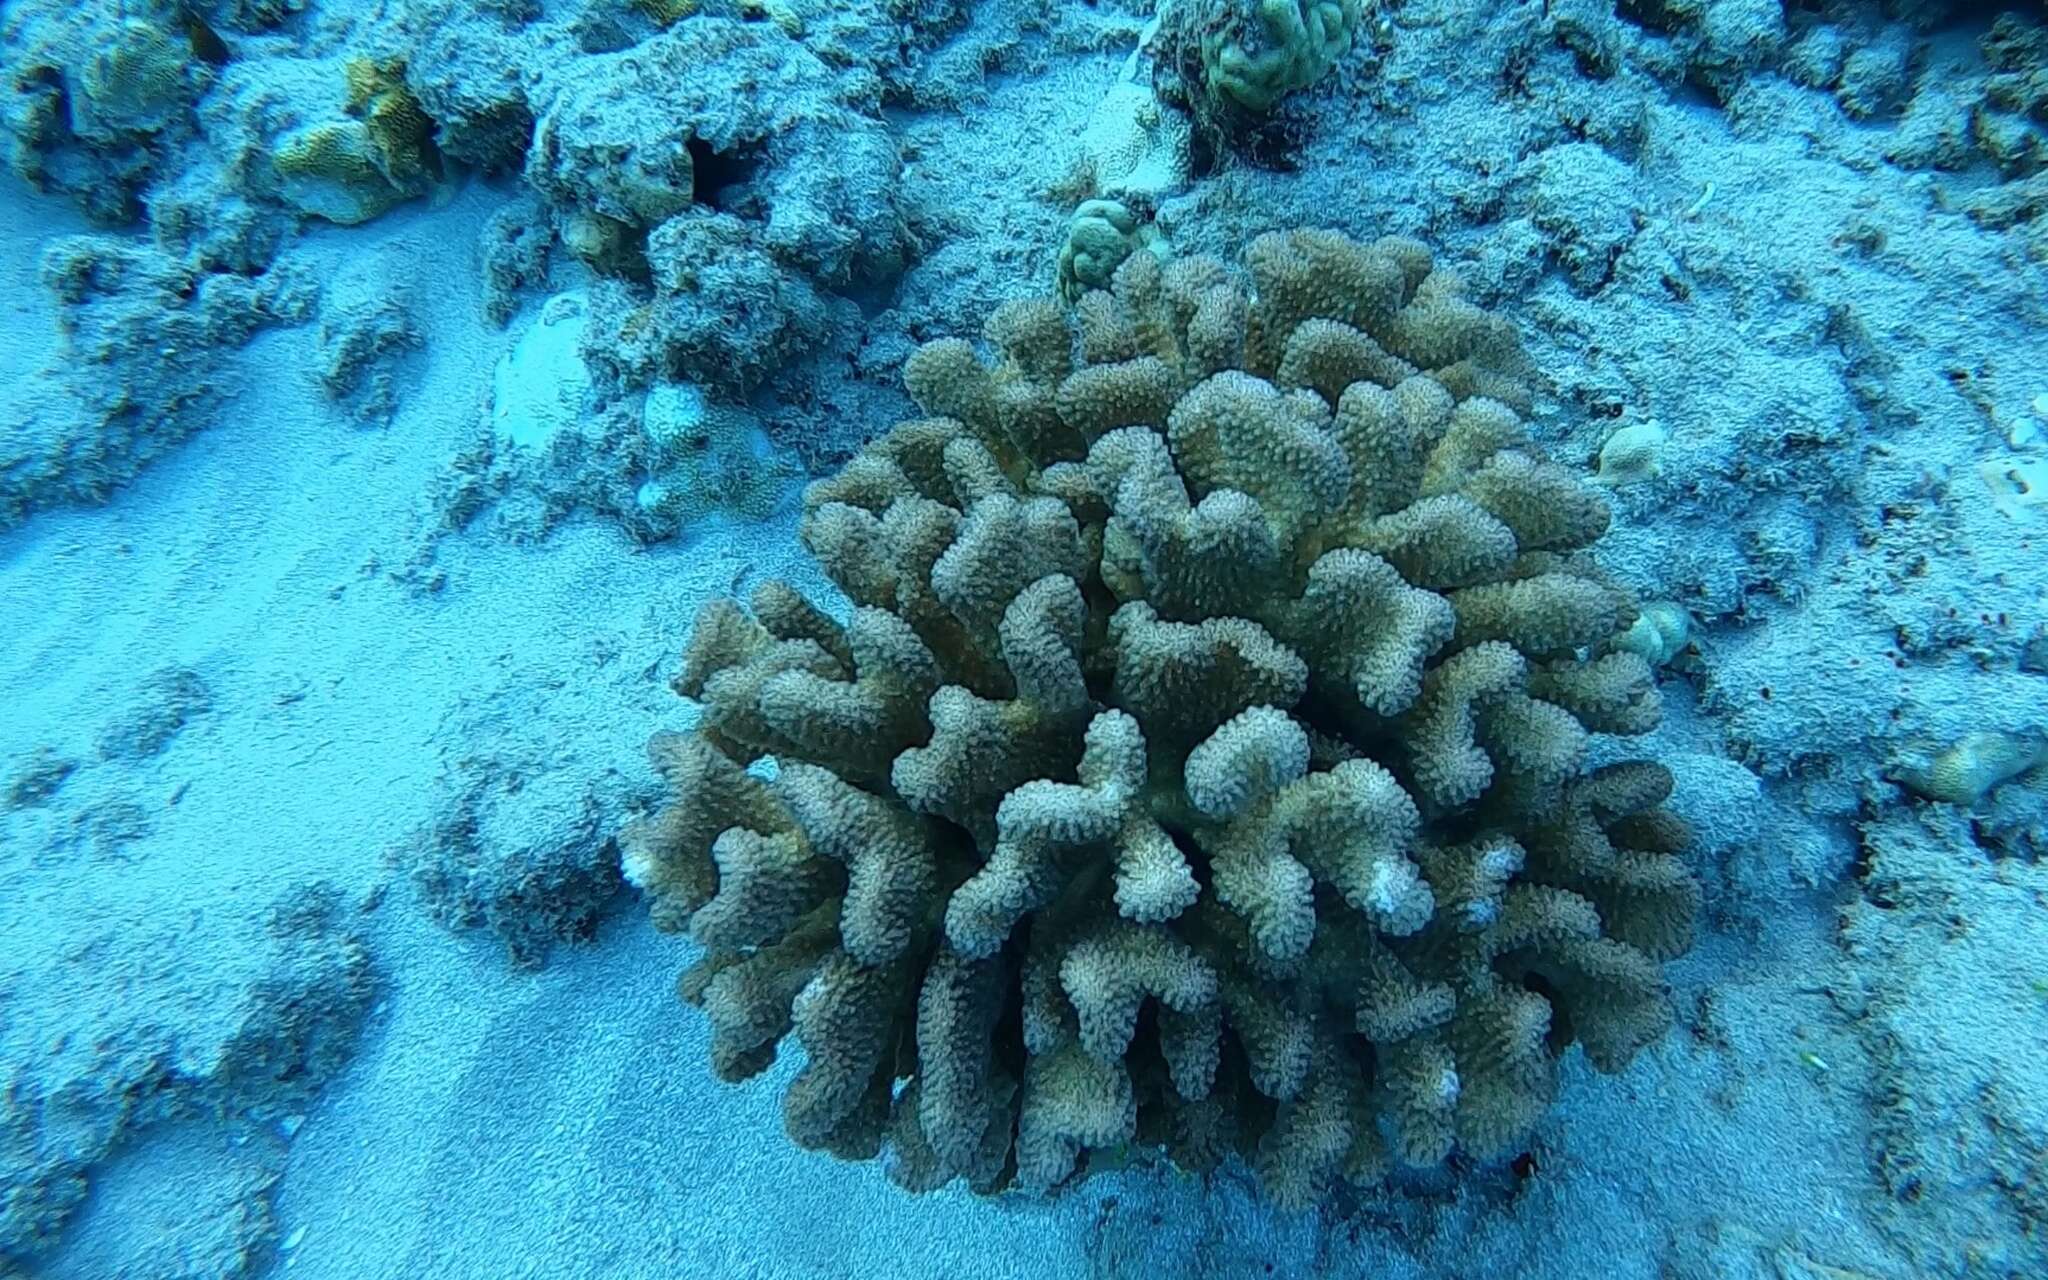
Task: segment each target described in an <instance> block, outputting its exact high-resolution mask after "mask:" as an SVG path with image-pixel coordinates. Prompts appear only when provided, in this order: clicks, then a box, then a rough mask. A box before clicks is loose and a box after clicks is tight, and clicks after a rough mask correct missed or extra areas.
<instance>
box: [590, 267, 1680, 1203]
mask: <svg viewBox="0 0 2048 1280" xmlns="http://www.w3.org/2000/svg"><path fill="white" fill-rule="evenodd" d="M985 332H986V337H987V340H988V344H989V347H990V349H991V350H992V352H993V353H994V354H995V359H994V362H993V363H989V362H987V361H985V360H984V359H983V358H981V357H980V356H978V355H977V353H976V350H975V349H974V348H973V347H972V346H971V345H970V344H968V343H966V342H963V341H958V340H943V341H938V342H933V343H929V344H927V345H925V346H924V347H922V348H921V349H919V350H918V351H917V352H916V353H915V354H914V355H913V356H912V357H911V358H910V360H909V361H908V363H907V365H906V368H905V370H904V377H905V382H906V384H907V386H908V389H909V391H910V393H911V395H912V397H913V398H914V399H915V400H916V401H917V403H918V405H919V406H920V407H921V409H922V410H923V411H924V412H925V413H927V414H929V415H930V416H928V417H924V418H920V419H918V420H915V421H911V422H905V423H903V424H901V425H899V426H897V427H895V428H894V429H893V430H891V431H890V432H888V433H887V434H886V435H884V436H883V437H881V438H880V439H879V440H877V441H875V442H874V443H872V444H871V445H870V446H868V448H867V449H866V450H865V451H864V452H862V453H861V454H860V455H859V456H858V457H857V458H855V459H854V460H853V461H852V462H851V463H850V464H849V465H848V466H847V467H846V468H845V469H844V470H843V471H842V472H840V473H839V474H838V475H836V476H834V477H832V478H830V479H826V480H822V481H819V482H818V483H815V484H813V485H812V486H811V487H810V489H809V490H808V491H807V493H806V494H805V499H804V502H805V515H804V520H803V538H804V541H805V544H806V545H807V546H808V548H809V549H810V550H811V551H812V552H813V553H814V554H815V555H816V556H817V558H818V560H819V561H820V562H821V563H822V565H823V567H824V568H825V570H826V572H827V573H828V574H829V575H830V577H831V578H832V580H833V581H834V582H836V583H837V584H838V585H839V587H840V588H841V589H842V590H843V591H844V592H845V593H846V595H847V597H848V598H849V599H850V601H851V604H852V608H851V610H850V613H849V614H848V615H847V616H846V617H845V618H844V620H840V619H836V618H834V617H832V616H830V615H828V614H827V613H826V612H825V611H823V610H822V609H820V608H819V607H818V606H816V605H814V604H812V603H810V602H809V601H807V600H805V599H804V598H802V597H801V596H799V595H798V594H797V593H796V592H795V591H794V590H793V589H791V588H790V587H788V586H785V585H782V584H779V583H771V584H769V585H766V586H764V587H762V588H761V589H760V590H759V591H758V592H756V593H755V595H754V596H753V598H752V600H751V607H750V608H742V607H741V606H740V605H739V604H738V603H737V602H735V601H733V600H730V599H721V600H716V601H713V602H712V603H710V604H709V605H707V606H706V607H705V608H704V610H703V612H702V613H701V614H700V615H699V617H698V620H697V623H696V627H695V630H694V633H693V635H692V637H691V639H690V642H689V646H688V651H687V654H686V656H685V658H684V664H683V670H682V672H681V674H680V676H679V677H678V679H677V681H676V686H677V689H678V690H679V692H681V693H682V694H684V695H685V696H687V697H689V698H692V699H695V700H696V701H697V702H699V703H700V704H701V707H702V714H701V718H700V720H699V721H698V723H697V727H696V728H695V729H694V730H693V731H691V732H688V733H682V734H664V735H661V736H659V737H657V738H656V739H655V741H654V743H653V746H652V751H653V755H654V758H655V761H656V763H657V765H658V766H659V768H660V770H661V772H662V773H663V774H664V775H665V776H666V778H667V780H668V783H669V785H670V787H671V788H672V789H673V796H672V800H671V803H669V805H668V806H667V807H666V808H665V809H662V810H660V811H659V812H656V813H654V814H652V815H650V816H648V817H647V818H644V819H642V820H640V821H638V822H637V823H635V824H634V825H633V826H632V827H631V828H630V829H629V830H628V832H627V835H626V839H625V842H624V847H625V850H626V853H625V868H626V873H627V875H628V877H629V878H630V879H631V880H632V881H633V882H634V883H635V884H636V885H638V886H639V887H640V889H641V890H642V891H643V892H644V894H645V895H646V898H647V900H648V902H649V905H650V907H651V910H652V912H653V916H654V920H655V922H656V923H657V925H659V926H660V927H662V928H664V929H671V930H683V931H686V932H687V933H688V934H689V935H690V937H691V938H693V939H694V940H695V941H696V942H697V943H699V944H700V945H701V946H702V947H703V949H704V951H703V955H702V957H701V958H700V959H699V960H697V962H696V963H695V964H694V965H693V966H691V967H690V968H689V970H688V971H687V972H686V973H685V974H684V975H683V979H682V982H681V990H682V994H683V996H684V998H685V999H687V1000H689V1001H690V1002H692V1003H694V1004H697V1005H700V1006H702V1008H703V1009H704V1011H705V1012H706V1014H708V1016H709V1018H710V1024H711V1056H712V1065H713V1068H714V1070H715V1071H716V1072H717V1074H718V1075H719V1076H720V1077H721V1078H722V1079H725V1080H742V1079H745V1078H747V1077H750V1076H753V1075H755V1074H757V1073H759V1072H761V1071H762V1070H764V1069H765V1068H767V1067H768V1065H769V1064H770V1063H771V1062H772V1061H773V1060H774V1059H775V1057H776V1056H777V1054H778V1052H779V1051H780V1047H781V1045H782V1043H783V1042H784V1041H785V1040H786V1039H790V1038H793V1039H794V1040H795V1041H796V1042H797V1044H798V1045H800V1046H801V1048H802V1051H803V1058H804V1062H803V1066H802V1068H801V1069H800V1070H799V1071H798V1072H797V1073H796V1075H795V1077H794V1080H793V1082H792V1083H791V1085H790V1087H789V1089H788V1092H787V1094H786V1095H785V1100H784V1116H785V1119H786V1122H787V1128H788V1130H789V1133H790V1135H791V1136H792V1137H793V1138H794V1139H795V1140H796V1141H797V1142H799V1143H800V1144H802V1145H803V1146H805V1147H809V1148H816V1149H822V1150H826V1151H829V1152H832V1153H834V1154H836V1155H839V1156H842V1157H847V1158H870V1157H875V1156H877V1155H883V1154H884V1153H885V1152H886V1156H885V1160H886V1166H887V1168H888V1170H889V1173H890V1175H891V1176H892V1177H893V1178H894V1179H895V1180H896V1181H897V1182H899V1183H900V1184H902V1185H904V1186H906V1187H910V1188H913V1189H928V1188H934V1187H938V1186H941V1185H944V1184H946V1183H948V1182H950V1181H952V1180H953V1179H955V1178H962V1179H965V1180H966V1181H967V1183H968V1184H969V1185H970V1186H972V1187H973V1188H974V1189H976V1190H978V1191H983V1192H991V1191H995V1190H999V1189H1002V1188H1005V1187H1009V1186H1012V1185H1016V1186H1022V1187H1026V1188H1040V1189H1042V1188H1049V1187H1052V1186H1055V1185H1058V1184H1061V1183H1064V1182H1067V1181H1069V1180H1072V1179H1075V1178H1077V1177H1079V1176H1082V1175H1085V1173H1086V1172H1087V1171H1088V1168H1089V1164H1090V1161H1091V1159H1095V1158H1097V1157H1098V1155H1099V1154H1101V1153H1110V1152H1115V1153H1117V1155H1118V1156H1119V1158H1120V1157H1121V1155H1122V1149H1123V1148H1124V1147H1126V1145H1127V1144H1136V1145H1140V1146H1152V1147H1157V1148H1162V1149H1163V1150H1164V1151H1165V1153H1166V1154H1167V1155H1168V1156H1169V1157H1170V1158H1171V1159H1172V1160H1173V1161H1174V1162H1175V1163H1176V1164H1178V1165H1180V1166H1181V1167H1183V1168H1189V1169H1207V1168H1211V1167H1214V1166H1215V1165H1216V1164H1217V1163H1218V1162H1219V1161H1221V1160H1223V1159H1226V1158H1228V1157H1229V1156H1231V1155H1232V1154H1233V1153H1235V1154H1237V1155H1241V1156H1242V1157H1243V1158H1244V1159H1245V1160H1246V1161H1247V1162H1248V1163H1249V1164H1250V1165H1251V1166H1252V1167H1253V1168H1254V1169H1255V1170H1256V1171H1257V1173H1258V1174H1259V1176H1260V1179H1261V1181H1262V1182H1263V1184H1264V1186H1265V1188H1266V1190H1267V1191H1268V1193H1269V1194H1270V1195H1271V1196H1272V1197H1273V1199H1274V1200H1276V1201H1277V1202H1279V1203H1281V1204H1283V1205H1288V1206H1303V1205H1308V1204H1312V1203H1314V1202H1316V1201H1318V1200H1319V1199H1321V1198H1322V1196H1323V1195H1324V1194H1325V1193H1326V1191H1327V1190H1328V1189H1329V1188H1330V1187H1331V1186H1332V1184H1333V1182H1334V1181H1335V1180H1337V1179H1344V1180H1348V1181H1351V1182H1353V1183H1370V1182H1373V1181H1375V1180H1377V1179H1380V1178H1382V1177H1384V1176H1385V1175H1386V1174H1387V1173H1388V1172H1389V1171H1390V1170H1391V1168H1392V1167H1393V1165H1394V1164H1395V1163H1396V1162H1398V1163H1401V1164H1405V1165H1410V1166H1429V1165H1434V1164H1437V1163H1439V1162H1441V1161H1443V1160H1445V1159H1446V1158H1447V1157H1448V1156H1449V1155H1450V1153H1451V1152H1452V1151H1453V1150H1454V1149H1462V1150H1464V1151H1466V1152H1468V1153H1469V1154H1471V1155H1472V1156H1474V1157H1477V1158H1492V1157H1501V1156H1504V1155H1508V1154H1511V1153H1513V1152H1514V1151H1516V1150H1518V1149H1519V1148H1518V1144H1520V1143H1522V1142H1523V1141H1524V1139H1525V1138H1526V1137H1527V1135H1528V1133H1529V1131H1530V1128H1531V1126H1532V1125H1533V1124H1534V1123H1535V1122H1536V1120H1537V1119H1538V1117H1539V1116H1541V1115H1542V1113H1543V1112H1544V1109H1545V1108H1546V1106H1547V1105H1548V1103H1549V1102H1550V1100H1551V1097H1552V1095H1553V1093H1554V1092H1555V1090H1556V1081H1557V1072H1558V1063H1559V1061H1560V1058H1561V1056H1562V1055H1563V1054H1564V1053H1565V1052H1567V1051H1568V1049H1569V1048H1570V1046H1571V1045H1573V1044H1578V1045H1580V1046H1582V1047H1583V1049H1584V1051H1585V1053H1586V1056H1587V1057H1588V1058H1589V1059H1590V1060H1591V1061H1592V1063H1593V1064H1594V1065H1595V1066H1596V1067H1599V1068H1601V1069H1602V1070H1607V1071H1613V1070H1618V1069H1620V1068H1622V1067H1623V1066H1624V1065H1626V1064H1627V1063H1628V1062H1629V1060H1630V1058H1631V1057H1632V1056H1633V1055H1634V1054H1635V1053H1636V1052H1637V1051H1638V1050H1640V1049H1642V1048H1643V1047H1644V1046H1645V1045H1647V1044H1649V1043H1650V1042H1652V1041H1653V1040H1655V1039H1656V1038H1657V1037H1658V1036H1659V1035H1660V1034H1661V1033H1662V1032H1663V1030H1664V1028H1665V1025H1666V1023H1667V1022H1668V1021H1669V1016H1670V1015H1669V1012H1668V1008H1667V996H1666V991H1665V987H1664V984H1663V979H1662V975H1661V971H1660V967H1659V961H1661V960H1663V959H1666V958H1669V957H1672V956H1675V955H1678V954H1679V953H1681V952H1683V951H1685V950H1686V949H1687V947H1688V946H1689V945H1690V941H1691V936H1692V928H1693V916H1694V913H1695V908H1696V906H1697V902H1698V897H1699V891H1698V888H1697V884H1696V882H1695V881H1694V879H1693V878H1692V876H1691V874H1690V873H1689V872H1688V870H1687V869H1686V867H1685V865H1684V863H1683V861H1682V858H1681V856H1680V855H1681V853H1682V851H1683V847H1684V846H1685V844H1686V839H1687V835H1686V831H1685V828H1684V827H1683V825H1682V824H1681V823H1680V822H1679V821H1678V820H1677V819H1675V818H1674V817H1672V816H1671V815H1670V814H1669V813H1668V812H1666V811H1665V810H1664V809H1663V808H1661V807H1660V802H1661V801H1663V800H1664V798H1665V797H1666V795H1667V794H1668V793H1669V791H1670V789H1671V785H1672V780H1671V775H1670V774H1669V773H1668V772H1667V771H1666V770H1665V769H1664V768H1662V767H1661V766H1659V765H1657V764H1654V763H1649V762H1632V763H1623V764H1616V765H1610V766H1608V767H1605V768H1602V769H1599V770H1595V771H1590V772H1589V771H1587V770H1586V769H1585V767H1584V761H1585V758H1586V755H1587V748H1588V742H1589V737H1590V735H1593V734H1637V733H1641V732H1644V731H1646V730H1648V729H1649V728H1651V727H1652V726H1653V725H1654V724H1655V722H1656V720H1657V718H1658V713H1659V703H1658V699H1657V695H1656V690H1655V685H1654V682H1653V678H1652V674H1651V670H1650V667H1649V665H1648V664H1647V663H1646V662H1645V660H1644V659H1643V658H1642V657H1640V656H1639V655H1637V654H1635V653H1632V652H1629V651H1627V650H1623V649H1615V648H1613V647H1612V646H1611V643H1610V642H1611V641H1612V640H1614V638H1616V637H1617V636H1619V635H1620V634H1622V633H1624V632H1625V631H1626V630H1627V629H1628V628H1629V626H1630V625H1631V624H1632V623H1633V622H1634V620H1635V617H1636V607H1635V604H1634V602H1633V601H1632V600H1631V598H1630V597H1629V596H1628V594H1627V593H1626V592H1625V591H1624V590H1622V589H1620V588H1618V587H1617V586H1616V585H1614V584H1613V583H1612V582H1610V581H1609V580H1608V579H1606V578H1605V577H1604V576H1603V575H1602V574H1601V572H1600V571H1599V570H1598V569H1597V568H1595V567H1594V566H1593V565H1592V563H1591V561H1590V559H1589V558H1587V556H1586V555H1585V554H1584V549H1585V548H1586V547H1587V546H1588V544H1590V543H1592V542H1593V541H1594V540H1595V539H1597V538H1598V537H1599V536H1600V534H1601V533H1602V532H1603V530H1604V529H1605V527H1606V525H1607V508H1606V506H1605V503H1604V499H1603V498H1602V496H1601V495H1600V494H1599V493H1598V492H1596V491H1595V490H1593V489H1591V488H1589V487H1588V486H1587V485H1586V484H1584V483H1583V482H1582V481H1581V480H1580V479H1578V478H1577V477H1576V475H1575V474H1573V473H1572V472H1568V471H1566V470H1564V469H1562V468H1560V467H1558V466H1555V465H1553V464H1551V463H1549V462H1547V461H1545V460H1544V459H1543V458H1542V457H1541V456H1540V455H1539V454H1538V452H1537V451H1536V450H1535V448H1534V447H1533V446H1532V444H1531V442H1530V440H1529V437H1528V435H1527V433H1526V431H1525V429H1524V427H1523V424H1522V421H1521V419H1520V417H1519V416H1518V413H1517V409H1516V406H1517V405H1520V404H1523V403H1524V399H1523V382H1522V376H1521V375H1522V374H1523V372H1524V368H1523V363H1522V358H1521V356H1520V354H1519V347H1518V345H1517V343H1516V341H1515V338H1514V335H1513V331H1512V329H1511V327H1510V326H1509V325H1508V324H1507V323H1506V322H1504V321H1503V320H1502V319H1501V318H1499V317H1497V316H1493V315H1490V314H1488V313H1487V312H1485V311H1483V310H1481V309H1480V308H1478V307H1476V306H1474V305H1473V304H1471V303H1470V302H1468V301H1466V300H1465V299H1464V298H1463V297H1462V295H1461V291H1460V286H1459V282H1458V280H1457V278H1456V276H1455V275H1454V274H1452V273H1451V272H1449V271H1448V270H1445V269H1443V268H1441V267H1438V266H1436V265H1434V264H1433V262H1432V260H1431V256H1430V253H1429V251H1428V250H1427V249H1425V248H1424V247H1423V246H1422V245H1420V244H1417V243H1415V242H1413V241H1410V240H1405V239H1386V240H1381V241H1379V242H1376V243H1374V244H1370V245H1365V244H1360V243H1357V242H1354V241H1352V240H1350V239H1347V238H1345V237H1343V236H1341V235H1338V234H1335V233H1333V232H1326V231H1296V232H1290V233H1276V234H1271V235H1266V236H1262V237H1260V238H1259V239H1258V240H1256V241H1255V242H1253V243H1252V245H1251V246H1250V248H1249V250H1248V251H1247V252H1246V254H1245V256H1244V271H1243V272H1242V273H1238V272H1234V271H1233V270H1231V269H1230V268H1228V267H1226V265H1225V264H1224V263H1222V262H1219V261H1216V260H1214V259H1208V258H1184V259H1176V260H1171V261H1167V262H1164V263H1162V262H1161V261H1160V259H1159V258H1157V257H1155V256H1154V255H1152V254H1149V253H1138V254H1132V255H1131V256H1130V257H1129V258H1128V259H1127V260H1126V261H1125V263H1124V264H1123V266H1122V267H1121V268H1119V269H1118V271H1117V273H1116V275H1115V278H1114V280H1113V282H1112V287H1111V288H1110V289H1108V290H1097V291H1094V292H1090V293H1087V294H1085V295H1084V296H1083V297H1082V298H1081V299H1080V301H1079V302H1078V304H1077V305H1076V306H1075V307H1074V308H1073V310H1072V312H1071V313H1070V312H1068V311H1067V310H1066V309H1065V308H1063V307H1061V306H1060V305H1059V304H1057V303H1055V302H1052V301H1049V300H1034V301H1018V302H1011V303H1008V304H1005V305H1004V306H1003V307H1001V308H1000V309H998V310H997V311H996V312H995V313H994V315H993V316H992V318H991V319H990V321H989V323H988V326H987V329H986V331H985Z"/></svg>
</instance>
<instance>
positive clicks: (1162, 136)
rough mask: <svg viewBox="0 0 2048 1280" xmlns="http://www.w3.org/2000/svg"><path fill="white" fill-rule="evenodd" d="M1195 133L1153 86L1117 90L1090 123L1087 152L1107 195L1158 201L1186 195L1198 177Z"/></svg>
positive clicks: (1116, 87) (1083, 144) (1084, 150)
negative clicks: (1193, 150)
mask: <svg viewBox="0 0 2048 1280" xmlns="http://www.w3.org/2000/svg"><path fill="white" fill-rule="evenodd" d="M1193 140H1194V127H1193V125H1191V124H1190V123H1189V121H1188V118H1187V116H1185V115H1183V114H1182V113H1181V112H1179V111H1177V110H1175V109H1174V108H1172V107H1169V106H1167V105H1166V104H1165V103H1163V102H1161V101H1160V100H1159V98H1158V96H1157V95H1155V94H1154V93H1153V92H1152V89H1151V87H1150V86H1148V85H1142V84H1130V83H1119V84H1116V85H1112V86H1111V87H1110V90H1109V92H1108V93H1106V94H1104V95H1102V101H1100V102H1098V103H1096V104H1095V110H1094V111H1093V112H1092V113H1091V114H1090V115H1089V117H1088V124H1087V127H1086V128H1084V129H1083V130H1082V132H1081V150H1082V154H1083V155H1084V156H1085V157H1086V158H1087V163H1088V166H1089V169H1090V172H1091V173H1092V174H1093V175H1094V179H1095V190H1096V192H1097V193H1098V194H1101V195H1114V196H1126V197H1133V196H1135V197H1144V198H1148V199H1151V200H1155V201H1156V200H1158V199H1160V198H1161V197H1164V196H1170V195H1173V194H1174V193H1176V192H1178V191H1181V190H1183V189H1184V188H1186V186H1187V185H1188V180H1189V175H1190V173H1191V172H1192V169H1191V164H1192V161H1191V160H1190V155H1191V147H1192V145H1193Z"/></svg>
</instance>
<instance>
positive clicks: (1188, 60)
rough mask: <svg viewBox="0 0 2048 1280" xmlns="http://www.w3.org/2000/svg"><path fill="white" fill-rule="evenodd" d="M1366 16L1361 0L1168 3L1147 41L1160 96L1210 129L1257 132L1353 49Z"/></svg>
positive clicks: (1175, 0)
mask: <svg viewBox="0 0 2048 1280" xmlns="http://www.w3.org/2000/svg"><path fill="white" fill-rule="evenodd" d="M1364 15H1365V6H1364V4H1363V3H1362V2H1361V0H1169V2H1168V3H1167V4H1166V5H1165V6H1164V7H1163V8H1162V9H1161V10H1160V15H1159V31H1158V34H1157V35H1156V36H1155V37H1154V38H1153V48H1154V52H1155V56H1156V59H1157V65H1158V69H1159V89H1160V93H1161V96H1162V97H1165V98H1167V99H1168V100H1169V101H1174V102H1180V103H1184V104H1185V105H1186V106H1187V107H1188V108H1189V110H1191V111H1192V112H1193V113H1194V116H1195V118H1196V120H1198V121H1199V122H1201V123H1202V124H1203V125H1204V126H1205V127H1207V128H1208V129H1210V130H1211V131H1213V132H1216V133H1219V134H1223V135H1233V134H1241V133H1246V132H1249V131H1252V130H1255V129H1257V128H1258V127H1259V126H1260V123H1261V121H1262V120H1263V119H1264V118H1265V117H1267V116H1269V115H1271V114H1272V113H1273V111H1274V110H1275V109H1276V108H1278V107H1279V105H1280V102H1281V100H1282V99H1283V98H1285V97H1287V95H1289V94H1291V93H1295V92H1297V91H1299V90H1302V89H1306V88H1308V87H1309V86H1310V85H1313V84H1315V83H1316V82H1317V81H1318V80H1321V79H1322V78H1323V77H1324V76H1325V75H1327V74H1328V73H1329V71H1330V69H1331V68H1332V67H1334V66H1336V64H1337V61H1338V59H1340V58H1342V57H1343V56H1344V55H1345V54H1347V53H1349V52H1351V46H1352V42H1353V41H1354V39H1355V38H1356V36H1357V33H1358V27H1359V24H1360V22H1361V21H1362V19H1363V17H1364Z"/></svg>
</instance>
